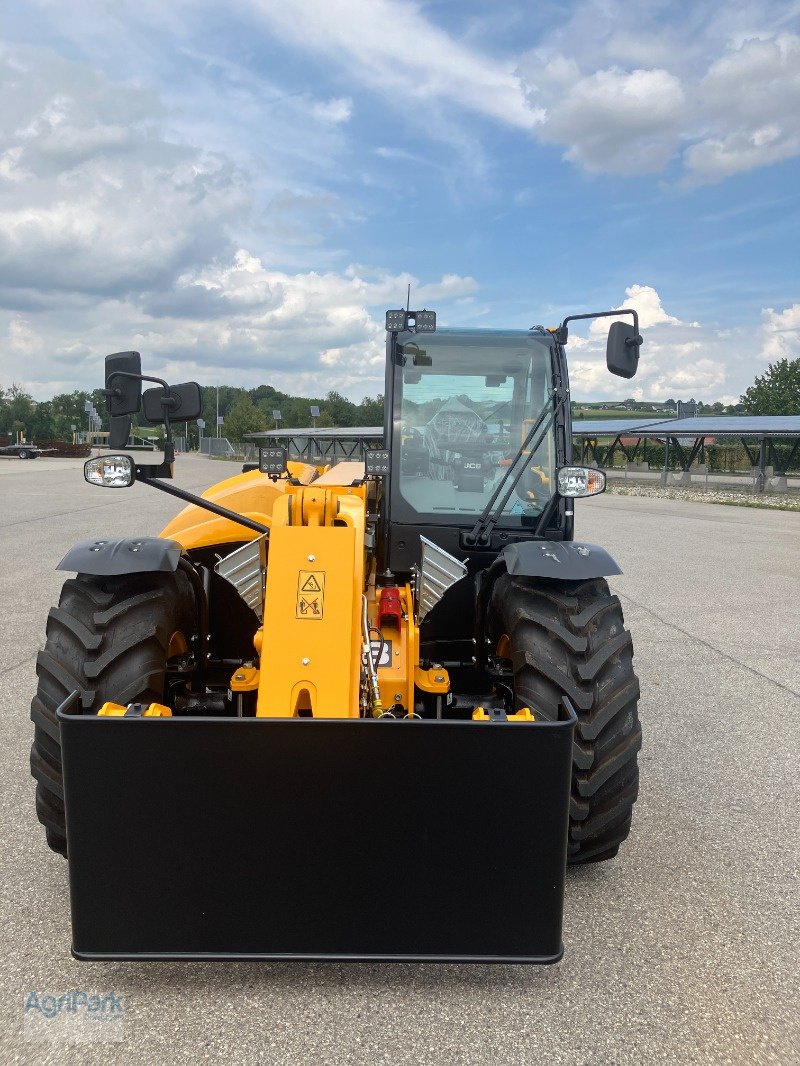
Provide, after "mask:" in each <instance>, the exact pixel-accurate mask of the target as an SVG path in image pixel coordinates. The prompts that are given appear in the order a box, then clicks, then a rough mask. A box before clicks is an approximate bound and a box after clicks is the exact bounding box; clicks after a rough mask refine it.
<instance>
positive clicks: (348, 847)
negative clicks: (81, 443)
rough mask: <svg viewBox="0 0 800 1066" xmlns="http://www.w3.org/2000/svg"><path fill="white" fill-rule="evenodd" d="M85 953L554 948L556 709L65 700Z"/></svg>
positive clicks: (537, 952)
mask: <svg viewBox="0 0 800 1066" xmlns="http://www.w3.org/2000/svg"><path fill="white" fill-rule="evenodd" d="M58 717H59V720H60V723H61V739H62V746H63V761H64V789H65V803H66V818H67V845H68V849H69V873H70V891H71V902H72V930H73V954H74V955H75V957H76V958H79V959H198V960H201V959H206V960H207V959H340V960H341V959H345V960H349V959H352V960H359V959H361V960H365V959H368V960H429V961H452V962H468V961H474V962H539V963H544V962H555V961H557V960H558V959H559V958H560V957H561V954H562V951H563V948H562V944H561V920H562V909H563V896H564V872H565V861H566V845H567V824H568V812H569V793H570V775H571V767H572V734H573V728H574V725H575V716H574V712H573V711H572V708H571V707H570V706H569V704H568V703H566V701H565V706H564V709H563V711H562V716H561V720H559V721H555V722H530V723H529V722H497V721H491V722H460V721H447V720H443V721H420V720H411V721H396V720H388V719H382V720H378V721H373V720H364V719H357V720H353V719H320V718H318V719H308V718H299V719H267V718H260V719H255V718H235V719H230V718H179V717H176V718H125V717H120V718H106V717H103V718H100V717H94V716H85V717H84V716H81V715H76V714H69V713H63V711H62V710H59V715H58Z"/></svg>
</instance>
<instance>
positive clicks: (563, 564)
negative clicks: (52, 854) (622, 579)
mask: <svg viewBox="0 0 800 1066" xmlns="http://www.w3.org/2000/svg"><path fill="white" fill-rule="evenodd" d="M501 558H502V560H503V562H504V563H505V566H506V570H507V571H508V573H509V574H511V575H512V577H546V578H553V579H555V580H557V581H585V580H588V579H589V578H593V577H608V576H609V575H611V574H621V573H622V570H620V568H619V567H618V566H617V564H616V563H615V562H614V560H613V559H612V558H611V556H610V555H609V554H608V552H607V551H606V550H605V548H600V547H598V545H596V544H581V543H579V542H576V541H564V542H562V541H552V540H546V541H538V540H529V541H522V542H521V543H518V544H509V545H508V547H507V548H504V549H503V551H502V555H501Z"/></svg>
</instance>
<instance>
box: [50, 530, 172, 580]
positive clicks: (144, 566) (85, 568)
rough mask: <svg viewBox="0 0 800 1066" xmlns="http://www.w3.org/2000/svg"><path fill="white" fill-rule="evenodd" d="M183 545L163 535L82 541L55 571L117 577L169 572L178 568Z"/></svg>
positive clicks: (70, 551) (71, 549)
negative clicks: (162, 536)
mask: <svg viewBox="0 0 800 1066" xmlns="http://www.w3.org/2000/svg"><path fill="white" fill-rule="evenodd" d="M180 557H181V546H180V544H178V543H177V541H174V540H165V539H163V538H161V537H113V538H109V539H108V540H82V541H80V542H79V543H78V544H76V545H75V547H74V548H70V550H69V551H68V552H67V554H66V555H65V556H64V558H63V559H62V560H61V562H60V563H59V564H58V566H57V567H56V570H71V571H73V572H74V573H76V574H95V575H96V576H97V577H114V576H117V575H122V574H144V573H153V572H155V571H164V572H166V573H169V572H174V571H175V570H177V569H178V561H179V560H180Z"/></svg>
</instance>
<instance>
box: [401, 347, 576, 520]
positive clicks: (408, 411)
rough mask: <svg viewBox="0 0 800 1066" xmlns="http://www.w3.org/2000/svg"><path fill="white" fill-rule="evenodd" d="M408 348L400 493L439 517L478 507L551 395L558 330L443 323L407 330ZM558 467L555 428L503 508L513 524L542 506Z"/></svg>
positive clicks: (467, 513)
mask: <svg viewBox="0 0 800 1066" xmlns="http://www.w3.org/2000/svg"><path fill="white" fill-rule="evenodd" d="M399 355H400V357H401V360H404V365H403V366H402V369H400V367H398V368H397V391H396V396H397V395H398V393H399V397H400V399H399V403H397V402H396V405H395V420H397V419H398V418H399V421H400V426H399V436H400V448H401V451H400V464H399V485H398V486H397V487H398V488H399V492H400V496H401V497H402V499H403V500H404V501H405V502H406V503H407V504H408V505H409V506H410V507H411V508H412V509H413V511H415V512H416V513H417V514H420V515H426V516H431V517H433V518H434V520H435V518H436V517H442V518H446V517H447V516H448V515H456V516H458V517H460V518H462V517H463V518H467V517H468V516H477V515H479V514H480V513H481V512H482V511H483V509H484V507H485V506H486V504H487V502H488V501H489V499H490V497H491V495H492V493H493V491H494V489H495V488H496V487H497V484H498V482H499V480H500V479H501V477H502V476H503V474H504V473H505V472H506V471H507V469H508V467H509V466H510V465H511V463H512V462H513V460H514V458H515V456H516V455H517V452H518V450H519V448H520V445H521V444H522V442H523V441H524V439H525V437H526V436H527V434H528V432H529V430H530V429H531V426H532V425H533V422H534V421H535V420H536V418H537V416H538V414H539V412H540V411H541V409H542V407H543V406H544V405H545V403H546V402H547V396H548V392H549V389H550V380H551V374H550V347H549V338H548V337H546V336H542V337H538V336H537V335H536V334H530V333H526V332H522V331H520V332H499V331H497V332H495V331H488V330H487V331H474V332H469V333H465V332H462V331H457V330H453V331H447V330H441V331H439V332H438V333H435V334H433V335H425V336H422V335H419V336H417V337H414V338H412V339H409V340H406V341H405V342H404V343H402V344H400V345H399ZM401 381H402V385H401V384H400V383H401ZM397 433H398V427H397V421H396V422H395V435H396V437H397ZM395 447H396V443H395ZM554 471H555V447H554V439H553V434H552V430H551V431H550V432H548V433H547V434H546V435H545V438H544V440H543V441H542V444H541V445H540V447H539V448H537V450H536V452H535V453H534V454H531V455H530V456H529V457H528V459H527V462H526V464H525V472H524V474H523V475H522V477H521V478H520V480H519V482H518V484H517V487H516V489H515V490H514V492H513V493H512V495H511V497H510V498H509V500H508V502H507V503H506V505H505V508H504V510H503V518H504V520H506V524H509V523H510V524H512V525H513V524H525V522H524V520H525V518H526V517H529V518H532V517H533V516H536V515H539V514H541V511H542V509H543V507H544V505H545V504H546V502H547V501H548V500H549V498H550V496H551V495H552V493H553V488H554V484H553V482H554ZM501 495H502V494H501ZM515 516H516V518H517V519H518V521H514V518H515Z"/></svg>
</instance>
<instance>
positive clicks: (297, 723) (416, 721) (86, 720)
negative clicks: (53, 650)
mask: <svg viewBox="0 0 800 1066" xmlns="http://www.w3.org/2000/svg"><path fill="white" fill-rule="evenodd" d="M56 719H57V720H58V721H59V722H61V723H68V724H69V726H70V727H72V726H76V725H79V724H80V725H84V726H89V727H91V728H94V727H96V726H103V727H106V726H110V727H114V728H116V727H117V726H122V727H125V726H132V725H145V726H147V728H157V727H158V726H159V725H160V726H161V727H162V728H168V729H172V728H178V727H180V728H184V729H185V728H189V727H190V726H191V727H198V728H199V727H202V726H207V725H220V724H226V725H230V726H231V727H232V728H242V727H243V726H250V727H251V728H253V727H256V726H258V727H264V726H273V727H274V726H275V725H284V726H289V728H291V729H295V728H298V729H307V728H311V727H317V728H318V727H320V726H322V725H325V726H327V727H328V728H330V727H332V726H336V727H338V728H342V727H344V726H352V727H355V728H362V727H364V726H376V725H384V726H385V725H390V726H406V727H408V728H417V729H418V728H420V727H425V728H430V727H434V728H437V729H465V728H470V729H473V728H475V727H476V726H477V727H483V728H490V727H491V729H492V730H496V729H497V728H498V727H500V728H503V729H517V730H518V729H537V730H546V729H548V730H561V729H572V728H573V727H574V726H575V725H576V723H577V720H578V719H577V716H576V714H575V711H574V709H573V707H572V705H571V704H569V703H568V702H567V701H566V700H565V701H564V703H563V704H562V708H561V713H560V717H559V718H557V719H555V720H553V719H537V720H535V721H533V722H473V721H472V720H471V719H461V718H413V719H410V718H328V717H319V718H266V717H261V718H256V717H253V718H235V717H229V716H227V715H192V716H191V717H189V716H185V717H184V716H182V715H174V716H170V717H166V716H165V717H163V718H162V717H153V718H144V717H137V718H133V717H131V718H128V717H126V716H124V715H120V716H110V717H102V718H101V717H100V716H99V715H96V714H76V713H74V712H72V711H64V710H62V708H61V707H59V708H57V710H56Z"/></svg>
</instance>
